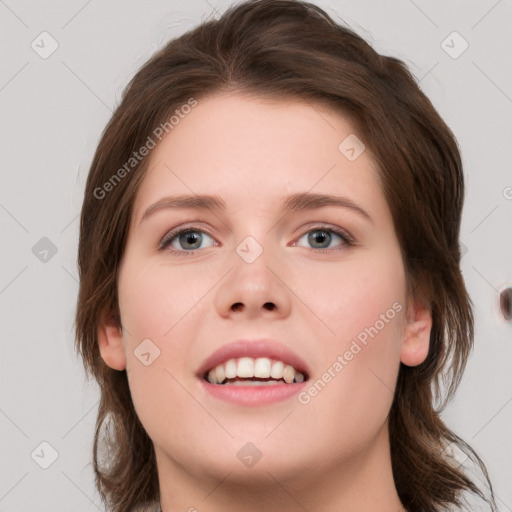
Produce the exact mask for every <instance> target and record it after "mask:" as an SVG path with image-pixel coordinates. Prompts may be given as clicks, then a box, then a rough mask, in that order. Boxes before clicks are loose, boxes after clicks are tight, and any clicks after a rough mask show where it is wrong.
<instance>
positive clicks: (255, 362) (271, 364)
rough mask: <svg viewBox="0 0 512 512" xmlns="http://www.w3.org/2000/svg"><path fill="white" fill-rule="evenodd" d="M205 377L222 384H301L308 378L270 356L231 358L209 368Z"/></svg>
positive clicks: (209, 380)
mask: <svg viewBox="0 0 512 512" xmlns="http://www.w3.org/2000/svg"><path fill="white" fill-rule="evenodd" d="M203 379H204V380H206V381H207V382H209V383H211V384H217V385H220V386H270V385H276V384H299V383H301V382H304V381H305V380H307V379H308V376H307V374H305V373H303V372H301V371H298V370H297V369H296V368H295V367H294V366H292V365H291V364H287V363H285V362H283V361H281V360H278V359H271V358H268V357H258V358H253V357H240V358H231V359H228V360H227V361H225V362H223V363H220V364H218V365H217V366H215V367H214V368H211V369H209V370H207V371H206V372H205V373H204V374H203Z"/></svg>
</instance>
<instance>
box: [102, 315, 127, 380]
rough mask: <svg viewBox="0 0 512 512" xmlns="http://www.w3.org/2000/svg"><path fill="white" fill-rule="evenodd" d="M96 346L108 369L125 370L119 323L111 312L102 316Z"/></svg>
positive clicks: (121, 332)
mask: <svg viewBox="0 0 512 512" xmlns="http://www.w3.org/2000/svg"><path fill="white" fill-rule="evenodd" d="M117 318H119V317H117ZM98 344H99V348H100V354H101V357H102V359H103V361H105V363H106V364H107V365H108V366H110V368H113V369H114V370H124V369H125V368H126V352H125V350H124V344H123V331H122V327H121V322H120V321H118V320H117V319H116V315H115V313H113V312H112V311H110V312H107V313H104V314H103V315H102V320H101V323H100V326H99V327H98Z"/></svg>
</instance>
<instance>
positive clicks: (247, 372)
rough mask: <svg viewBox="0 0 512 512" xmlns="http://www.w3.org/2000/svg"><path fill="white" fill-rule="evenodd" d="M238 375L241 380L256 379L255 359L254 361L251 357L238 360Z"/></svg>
mask: <svg viewBox="0 0 512 512" xmlns="http://www.w3.org/2000/svg"><path fill="white" fill-rule="evenodd" d="M236 374H237V375H238V376H239V377H240V378H244V377H254V359H252V358H251V357H241V358H240V359H239V360H238V366H237V367H236Z"/></svg>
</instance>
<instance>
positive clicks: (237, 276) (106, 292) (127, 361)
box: [76, 0, 496, 512]
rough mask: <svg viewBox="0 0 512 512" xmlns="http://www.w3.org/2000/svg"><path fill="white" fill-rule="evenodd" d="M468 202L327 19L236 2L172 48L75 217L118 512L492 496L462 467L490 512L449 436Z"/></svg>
mask: <svg viewBox="0 0 512 512" xmlns="http://www.w3.org/2000/svg"><path fill="white" fill-rule="evenodd" d="M463 196H464V183H463V171H462V165H461V159H460V154H459V151H458V147H457V143H456V140H455V138H454V136H453V134H452V133H451V131H450V129H449V128H448V127H447V126H446V124H445V123H444V122H443V120H442V119H441V118H440V116H439V115H438V113H437V112H436V111H435V109H434V108H433V106H432V104H431V103H430V101H429V100H428V99H427V98H426V97H425V95H424V94H423V93H422V92H421V91H420V89H419V87H418V86H417V84H416V82H415V81H414V79H413V77H412V76H411V74H410V73H409V71H408V70H407V68H406V67H405V65H404V64H403V63H402V62H400V61H398V60H397V59H394V58H391V57H385V56H382V55H379V54H377V53H376V52H375V51H374V50H373V49H372V48H371V47H370V46H369V45H368V44H367V43H366V42H364V41H363V40H362V39H361V38H360V37H359V36H357V35H356V34H355V33H353V32H352V31H350V30H349V29H347V28H345V27H342V26H339V25H337V24H336V23H335V22H334V21H333V20H332V19H331V18H329V17H328V15H327V14H326V13H325V12H324V11H322V10H321V9H320V8H318V7H316V6H314V5H312V4H309V3H306V2H297V1H290V0H282V1H274V0H260V1H255V2H254V1H253V2H246V3H243V4H240V5H238V6H236V7H233V8H232V9H230V10H228V11H227V12H226V13H225V14H224V15H223V16H222V17H221V18H220V19H219V20H214V21H209V22H206V23H203V24H202V25H201V26H199V27H198V28H196V29H195V30H192V31H190V32H188V33H186V34H184V35H183V36H181V37H179V38H178V39H176V40H173V41H171V42H169V43H168V44H167V46H166V47H165V48H163V49H162V50H161V51H159V52H158V53H157V54H156V55H155V56H154V57H152V58H151V59H150V61H149V62H148V63H146V64H145V65H144V66H143V67H142V69H140V70H139V71H138V73H137V74H136V75H135V77H134V78H133V79H132V81H131V83H130V84H129V85H128V87H127V89H126V91H125V94H124V96H123V100H122V102H121V104H120V105H119V107H118V108H117V110H116V112H115V114H114V116H113V117H112V119H111V121H110V122H109V124H108V126H107V127H106V129H105V131H104V133H103V136H102V139H101V141H100V143H99V146H98V149H97V151H96V155H95V157H94V160H93V163H92V166H91V169H90V172H89V176H88V181H87V185H86V190H85V197H84V203H83V209H82V215H81V229H80V242H79V257H78V260H79V269H80V292H79V298H78V305H77V314H76V334H77V348H78V350H79V351H80V353H81V355H82V356H83V358H84V363H85V367H86V369H87V371H88V372H89V373H90V374H91V375H93V376H94V377H95V378H96V379H97V381H98V383H99V385H100V388H101V404H100V408H99V413H98V418H97V425H96V427H97V429H96V434H97V435H96V438H95V445H94V468H95V472H96V477H97V479H96V481H97V486H98V490H99V492H100V494H101V496H102V498H103V500H104V501H105V503H106V504H107V506H108V509H109V510H112V511H116V512H121V511H131V510H162V511H163V512H171V511H172V512H174V511H175V510H189V511H193V510H199V511H201V512H202V511H220V510H222V511H229V510H244V511H253V510H261V509H265V510H268V511H273V510H277V509H279V510H283V509H284V510H308V511H316V510H350V511H351V512H358V511H368V510H371V511H382V512H388V511H389V512H391V511H398V510H406V511H416V512H417V511H429V512H430V511H434V510H443V509H446V508H449V507H454V506H455V507H460V506H463V504H464V498H465V495H466V494H465V493H466V492H471V493H476V494H477V495H479V496H480V497H482V498H484V497H485V495H484V493H483V491H482V490H480V489H479V487H478V486H477V484H476V483H475V480H474V479H472V478H470V477H469V476H468V475H467V474H465V473H464V471H463V469H462V468H461V467H459V466H458V464H457V462H456V459H454V458H453V455H452V454H453V451H454V449H460V450H463V451H464V452H465V453H466V454H467V455H468V456H469V457H470V459H471V460H473V461H474V462H475V463H476V465H477V467H479V468H480V469H481V471H482V472H483V475H484V478H486V479H487V482H488V485H489V491H490V497H489V498H487V502H488V504H489V506H490V509H491V510H496V508H495V502H494V498H493V495H492V487H491V484H490V482H489V480H488V476H487V471H486V469H485V466H484V465H483V463H482V461H481V460H480V458H479V457H478V455H477V454H476V453H475V452H474V451H473V450H472V449H471V448H470V447H469V446H468V445H467V444H465V442H464V441H463V440H462V439H460V438H459V437H458V436H457V435H455V434H454V433H453V432H452V431H450V430H449V428H448V427H447V426H446V425H445V424H444V423H443V421H442V420H441V418H440V416H439V413H440V411H441V410H442V407H443V405H444V404H445V403H446V401H447V400H448V399H449V398H450V397H451V396H452V395H453V393H454V392H455V390H456V387H457V385H458V383H459V380H460V378H461V376H462V372H463V370H464V367H465V364H466V361H467V357H468V355H469V352H470V350H471V347H472V344H473V314H472V305H471V301H470V299H469V297H468V294H467V291H466V288H465V285H464V282H463V278H462V275H461V272H460V267H459V264H460V251H459V242H458V236H459V227H460V220H461V210H462V205H463ZM188 244H192V245H188ZM443 379H444V380H443ZM446 379H448V383H449V384H448V386H447V387H446V389H445V390H444V391H445V396H444V397H443V396H442V393H441V385H440V383H441V380H443V382H446ZM436 401H437V402H438V403H437V405H436V403H435V402H436ZM479 485H480V483H479Z"/></svg>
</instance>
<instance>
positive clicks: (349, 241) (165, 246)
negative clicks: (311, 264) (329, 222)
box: [158, 224, 356, 257]
mask: <svg viewBox="0 0 512 512" xmlns="http://www.w3.org/2000/svg"><path fill="white" fill-rule="evenodd" d="M312 231H325V232H328V233H334V234H336V235H338V236H339V237H340V238H341V239H342V240H343V244H342V245H341V246H340V247H337V248H333V249H316V248H314V247H313V248H311V250H312V251H314V252H316V253H317V254H330V253H332V252H333V251H339V250H341V249H343V248H344V247H346V246H349V247H350V246H354V245H356V244H355V241H354V239H353V238H352V237H351V236H350V235H349V234H348V233H347V232H346V231H344V230H342V229H339V228H333V227H330V226H326V225H323V224H320V225H315V226H312V227H310V228H309V229H308V230H307V231H305V232H304V233H302V235H300V236H299V238H298V239H300V238H302V237H303V236H304V235H306V234H307V233H310V232H312ZM188 232H192V233H194V232H200V233H205V234H207V235H208V236H210V237H212V238H214V237H213V235H211V234H210V233H208V231H205V230H204V229H200V228H199V227H197V226H189V227H186V228H182V227H181V226H178V227H176V228H174V229H172V230H171V231H169V232H168V233H167V234H166V235H165V236H164V237H163V239H162V240H161V242H160V244H159V245H158V250H160V251H169V252H171V253H173V254H176V255H178V256H180V257H181V256H183V257H188V256H189V254H192V253H195V252H197V251H198V250H199V249H191V250H189V251H186V250H178V249H172V248H170V244H171V243H172V241H173V240H174V239H175V238H176V237H177V236H178V235H181V234H184V233H188Z"/></svg>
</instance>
